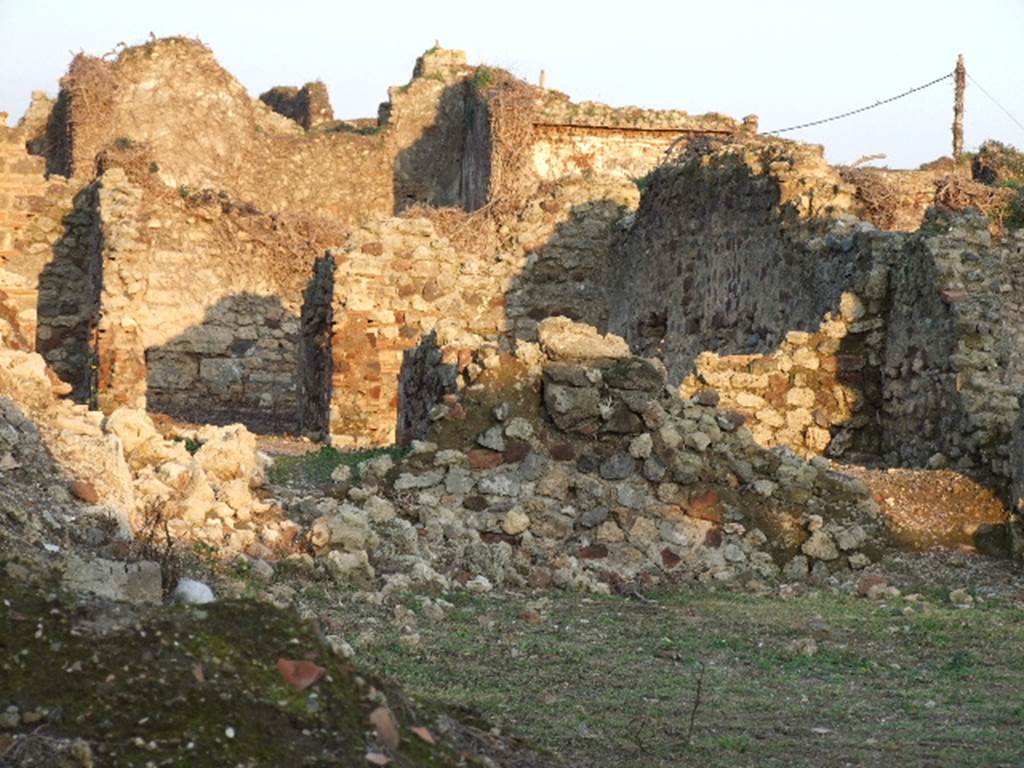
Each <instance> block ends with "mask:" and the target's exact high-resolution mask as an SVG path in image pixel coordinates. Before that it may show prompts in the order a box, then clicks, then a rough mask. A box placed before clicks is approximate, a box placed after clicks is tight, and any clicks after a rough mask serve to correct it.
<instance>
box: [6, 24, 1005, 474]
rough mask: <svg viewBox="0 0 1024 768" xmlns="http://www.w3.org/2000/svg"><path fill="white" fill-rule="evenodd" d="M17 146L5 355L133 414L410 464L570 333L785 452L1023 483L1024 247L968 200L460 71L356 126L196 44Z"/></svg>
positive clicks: (103, 63)
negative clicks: (238, 72)
mask: <svg viewBox="0 0 1024 768" xmlns="http://www.w3.org/2000/svg"><path fill="white" fill-rule="evenodd" d="M183 72H187V73H188V75H187V76H183V75H182V73H183ZM0 140H2V141H0V162H2V163H3V166H2V175H0V247H2V250H0V333H2V334H3V339H4V344H6V345H7V346H10V347H15V348H19V349H22V350H24V351H26V352H31V351H38V352H39V353H41V354H42V355H43V356H44V358H45V359H46V361H47V363H48V365H49V366H50V368H51V369H52V370H53V371H54V372H55V373H56V374H57V375H59V376H60V377H61V379H63V380H64V382H66V384H67V385H69V386H70V394H71V396H72V397H73V398H74V399H76V400H77V401H78V402H80V403H83V404H89V405H91V406H94V407H95V406H98V407H100V408H102V409H103V410H104V411H106V412H107V413H112V412H114V411H115V410H116V409H118V408H123V407H130V408H133V409H148V410H150V411H153V412H163V413H166V414H169V415H171V416H174V417H177V418H179V419H185V420H193V421H198V422H218V423H229V422H234V421H240V422H243V423H245V424H247V425H249V426H250V427H252V428H254V429H258V430H265V431H275V432H276V431H292V432H295V431H299V430H305V431H307V432H309V433H311V434H314V435H315V436H317V437H319V438H322V439H326V440H330V441H331V442H333V443H334V444H335V445H338V446H341V447H354V446H371V445H383V444H389V443H391V442H393V441H394V440H395V439H396V438H401V439H402V440H410V439H414V438H417V437H419V436H422V432H423V430H424V429H426V428H428V426H429V425H430V424H431V423H432V421H431V416H430V414H431V413H433V412H434V410H435V407H438V406H439V404H441V403H443V399H444V398H445V397H451V396H453V395H455V394H457V393H458V392H459V391H460V388H464V387H467V386H479V385H478V384H472V385H471V384H469V383H467V382H470V381H472V382H476V381H477V380H478V378H479V375H480V374H481V373H482V372H484V371H486V370H489V369H488V365H492V364H493V362H494V361H495V360H497V359H500V356H501V355H503V354H512V355H518V354H521V351H522V350H523V349H527V348H528V345H531V344H534V343H535V342H536V341H537V340H538V334H539V330H538V329H539V328H540V327H541V325H542V324H543V323H544V322H545V321H546V319H547V318H551V317H555V316H561V317H565V318H567V319H568V320H569V321H572V322H580V323H583V324H586V325H588V326H590V327H592V328H594V329H596V330H597V331H598V332H600V333H604V332H605V331H608V330H611V331H613V332H615V333H618V334H621V336H622V337H623V338H625V339H626V341H627V342H628V344H629V347H630V349H631V351H632V353H634V354H637V355H642V356H644V357H646V358H655V359H659V360H661V361H662V362H663V364H664V365H665V367H666V370H667V382H668V383H669V384H670V385H671V387H672V388H673V389H674V390H675V391H676V393H677V394H679V395H681V396H683V397H684V398H688V399H692V400H694V401H695V402H697V403H698V404H700V405H701V406H702V407H715V406H718V407H722V408H724V409H726V410H727V411H728V412H729V413H733V414H737V415H738V417H740V418H742V420H743V421H744V425H745V426H744V429H748V430H749V432H750V434H751V435H752V437H753V439H754V440H755V441H756V442H757V444H759V445H760V446H762V447H763V448H778V449H781V448H787V449H791V450H793V451H795V452H796V453H797V454H798V455H801V456H803V457H805V458H813V457H815V456H820V455H826V456H830V457H842V458H844V460H855V461H862V462H865V463H880V464H883V465H909V466H932V467H945V466H949V467H953V468H958V469H960V470H963V471H965V472H969V473H971V474H973V475H976V476H978V477H979V478H981V479H983V480H984V481H985V482H987V483H989V484H990V485H991V486H993V487H995V488H998V489H999V490H1000V491H1002V492H1004V493H1006V494H1009V493H1010V492H1011V487H1012V482H1011V481H1012V478H1014V477H1016V476H1017V475H1018V470H1017V467H1018V466H1019V465H1020V463H1021V457H1020V456H1019V455H1018V453H1016V452H1015V450H1016V449H1015V448H1014V445H1016V444H1017V443H1015V442H1014V440H1013V439H1012V433H1013V430H1014V424H1015V423H1016V422H1017V415H1018V412H1019V402H1018V398H1019V394H1020V387H1021V385H1022V381H1021V376H1022V374H1021V349H1022V344H1024V328H1021V327H1020V325H1019V321H1018V320H1017V318H1018V317H1020V312H1019V311H1018V310H1019V309H1020V308H1019V307H1017V306H1016V304H1017V300H1016V298H1015V297H1016V296H1017V295H1018V294H1019V288H1020V287H1021V286H1020V285H1018V284H1019V283H1020V281H1021V270H1020V266H1019V265H1020V264H1021V255H1022V247H1024V241H1022V235H1021V234H1020V232H1019V230H1014V229H1013V228H1012V226H1002V225H1001V223H1002V222H1004V221H1006V219H1005V217H1003V216H1001V215H999V210H1000V209H998V207H997V204H1002V201H1003V200H1004V197H1005V196H1004V195H1003V193H1002V192H997V191H993V188H992V187H989V186H985V185H984V184H981V183H978V182H974V181H971V180H970V179H965V178H962V177H960V176H957V175H956V173H955V172H954V171H950V172H948V173H947V172H945V171H942V170H938V169H935V168H933V169H932V170H928V171H916V172H906V173H904V172H896V171H884V172H882V171H879V172H875V171H870V170H856V169H837V168H833V167H831V166H829V165H828V164H827V163H825V161H824V159H823V154H822V151H821V149H820V148H818V147H813V146H808V145H802V144H798V143H794V142H786V141H781V140H777V139H773V138H768V137H764V136H760V135H758V134H757V121H756V118H753V117H750V118H746V119H744V120H743V121H737V120H733V119H731V118H728V117H725V116H722V115H717V114H709V115H697V116H694V115H689V114H687V113H685V112H681V111H647V110H640V109H635V108H626V109H612V108H609V107H606V106H604V105H599V104H591V103H584V104H574V103H573V102H571V100H570V99H569V98H568V97H567V96H565V95H564V94H560V93H558V92H555V91H551V90H547V89H543V88H536V87H533V86H530V85H527V84H526V83H523V82H521V81H518V80H517V79H515V78H514V77H512V76H511V75H509V74H508V73H504V72H501V71H500V70H495V69H493V68H488V67H484V66H471V65H469V64H468V63H467V62H466V60H465V57H464V55H462V54H461V53H460V52H458V51H449V50H444V49H432V50H431V51H428V52H427V53H425V54H424V55H423V56H422V57H421V58H420V59H419V60H418V61H417V63H416V65H415V68H414V70H413V75H412V78H411V79H410V81H409V82H408V83H407V84H406V85H403V86H397V87H393V88H391V89H389V90H388V100H387V101H386V102H385V103H384V104H382V105H381V108H380V110H379V113H378V115H377V116H376V117H373V118H361V119H355V120H338V119H335V118H334V115H333V112H332V111H331V109H330V102H329V98H328V95H327V93H326V89H325V88H323V86H322V84H318V83H308V84H306V85H305V86H303V87H302V88H284V87H282V88H277V89H273V90H271V91H269V92H267V93H266V94H264V95H263V96H262V97H261V99H254V98H252V97H251V96H249V94H247V93H246V92H245V90H244V88H243V87H242V86H241V85H240V84H239V83H238V82H237V81H236V80H235V79H234V78H233V77H232V76H231V75H230V74H229V73H227V72H226V71H225V70H224V69H223V68H222V67H220V65H219V64H218V63H217V62H216V60H215V58H214V56H213V54H212V52H210V51H209V49H207V48H206V47H205V46H203V45H202V44H200V43H198V42H196V41H193V40H188V39H184V38H170V39H165V40H156V41H153V42H150V43H147V44H146V45H141V46H136V47H131V48H126V49H124V50H123V51H121V52H120V54H119V55H118V56H117V57H116V58H115V59H112V60H106V59H96V58H91V57H88V56H85V55H80V56H77V57H75V59H74V60H73V61H72V63H71V66H70V68H69V70H68V73H67V75H66V76H65V77H64V78H63V79H62V81H61V89H60V92H59V94H58V95H57V97H56V98H55V99H49V98H47V97H45V96H42V95H40V96H38V97H37V98H36V99H35V100H34V102H33V106H32V108H31V109H30V110H29V112H28V113H27V114H26V116H25V118H24V119H23V121H22V122H21V123H20V124H19V126H18V127H16V128H6V127H4V128H2V129H0ZM979 167H980V166H979ZM641 190H643V193H642V194H641ZM883 203H884V204H883ZM970 207H974V208H977V209H980V210H981V211H984V212H987V213H989V214H992V215H991V216H989V217H988V218H986V217H985V216H982V215H981V214H979V213H977V212H976V211H975V212H972V211H964V210H963V209H966V208H970ZM551 375H554V374H551ZM551 375H548V376H547V379H546V380H547V381H548V386H549V390H550V391H553V392H558V391H559V389H558V387H560V386H565V385H566V383H565V382H559V381H555V380H553V379H551ZM569 394H572V393H571V392H567V394H566V396H568V395H569ZM577 394H578V393H577ZM579 396H580V397H584V398H585V399H588V402H589V399H590V398H592V397H598V398H599V400H600V402H599V403H598V405H600V406H601V407H602V408H603V409H607V408H611V409H612V412H614V413H618V412H619V410H621V409H620V408H619V406H618V405H616V403H615V402H614V398H612V400H613V402H611V403H606V402H605V401H604V398H605V395H604V394H601V393H598V394H597V395H593V396H592V395H590V394H588V395H579ZM556 400H557V398H556ZM558 402H561V401H558ZM558 402H556V401H552V402H550V403H547V408H548V413H549V416H550V417H551V418H552V419H554V420H555V421H556V423H557V422H558V419H559V418H561V417H560V416H558V413H559V410H558V407H556V406H557V405H558ZM588 407H589V406H588ZM690 407H697V406H690ZM616 409H619V410H616ZM623 413H624V412H623ZM601 414H602V418H603V414H604V410H601ZM634 415H635V414H634ZM616 418H619V417H616ZM621 418H622V419H623V420H624V421H625V422H631V420H630V419H629V418H627V417H626V416H625V415H622V416H621ZM730 418H731V417H730ZM559 426H560V427H564V426H565V425H564V424H562V425H559ZM1018 442H1019V441H1018Z"/></svg>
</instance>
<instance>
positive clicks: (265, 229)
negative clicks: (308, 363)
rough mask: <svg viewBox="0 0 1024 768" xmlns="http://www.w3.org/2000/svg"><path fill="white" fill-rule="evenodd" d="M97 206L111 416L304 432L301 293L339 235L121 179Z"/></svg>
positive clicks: (102, 381) (103, 186)
mask: <svg viewBox="0 0 1024 768" xmlns="http://www.w3.org/2000/svg"><path fill="white" fill-rule="evenodd" d="M98 197H99V213H100V217H101V221H102V229H103V276H104V280H103V287H102V295H101V298H100V305H101V311H100V319H99V325H98V360H99V363H98V364H99V376H98V382H97V387H98V392H99V400H100V403H101V405H102V406H103V407H104V409H105V410H108V411H109V410H112V409H113V408H115V407H118V406H124V405H126V406H129V407H133V408H142V407H147V406H148V407H149V408H150V409H151V410H156V411H162V412H166V413H170V414H172V415H175V416H179V417H182V418H186V419H195V420H201V421H212V422H221V423H224V422H231V421H237V420H243V421H247V422H249V423H250V424H253V425H254V428H255V427H259V428H264V427H276V428H278V429H295V428H296V425H297V422H298V417H299V401H298V392H299V384H298V379H299V370H298V361H299V337H300V328H299V318H300V311H301V306H302V301H303V292H304V291H305V290H306V288H307V283H308V281H309V279H310V278H309V275H310V273H311V272H312V268H313V263H314V261H315V260H316V259H317V257H318V256H320V255H321V254H323V252H324V251H325V250H326V249H327V247H329V245H330V244H331V239H332V238H334V237H337V238H338V241H340V239H341V237H342V235H341V230H339V229H336V228H334V227H333V225H320V224H317V223H316V222H306V221H303V220H292V219H289V218H287V217H284V216H276V215H266V214H260V213H258V212H256V211H253V210H251V209H249V208H247V207H244V206H243V207H241V208H237V207H234V206H233V205H232V203H231V202H230V201H229V200H227V199H225V198H223V197H220V198H214V199H212V200H208V199H206V198H203V197H200V198H194V199H193V198H189V199H185V198H182V197H181V196H180V195H177V194H176V193H173V192H171V191H169V190H164V189H163V188H162V187H161V186H160V185H158V184H156V185H154V184H148V185H147V184H145V183H136V181H133V180H131V179H129V177H128V176H127V175H126V174H125V172H124V170H123V169H121V168H113V169H110V170H108V171H107V172H106V173H105V174H104V175H103V177H102V178H101V180H100V186H99V193H98Z"/></svg>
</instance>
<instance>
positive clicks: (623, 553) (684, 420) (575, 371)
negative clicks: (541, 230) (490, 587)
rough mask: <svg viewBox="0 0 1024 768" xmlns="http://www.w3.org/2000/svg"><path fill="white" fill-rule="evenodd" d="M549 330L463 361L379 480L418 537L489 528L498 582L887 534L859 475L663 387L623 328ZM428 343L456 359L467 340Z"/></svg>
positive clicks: (739, 561)
mask: <svg viewBox="0 0 1024 768" xmlns="http://www.w3.org/2000/svg"><path fill="white" fill-rule="evenodd" d="M539 339H540V342H539V344H535V343H530V342H522V343H520V344H518V345H517V349H516V350H515V351H514V352H513V353H508V352H501V353H498V352H494V353H492V354H490V355H489V357H488V358H487V359H486V362H484V364H483V365H482V366H479V367H477V368H476V369H475V370H474V364H469V365H468V366H466V367H465V368H464V369H461V370H459V372H458V373H457V383H456V390H457V391H453V392H449V393H447V394H446V395H445V396H444V397H443V399H442V401H441V402H438V403H437V404H436V405H435V407H434V408H433V409H432V410H431V412H430V414H429V419H428V421H427V422H425V423H424V425H423V426H424V428H425V432H421V433H418V434H419V436H420V437H422V438H425V441H424V442H420V443H417V444H416V447H415V450H414V451H413V453H411V454H410V455H409V457H408V458H406V459H405V460H404V461H403V462H402V464H401V465H400V466H399V467H398V468H397V476H396V475H395V473H392V472H388V479H387V480H386V481H382V482H381V486H382V487H386V488H387V490H386V491H385V493H389V494H390V493H394V494H395V496H396V497H398V495H399V494H401V498H403V499H404V503H406V504H408V505H411V506H412V508H413V509H415V510H417V511H418V515H419V518H420V519H421V520H422V521H423V523H424V527H425V528H426V529H427V531H428V533H427V534H425V535H424V536H423V537H421V538H422V540H425V541H431V542H437V543H438V544H440V543H441V542H443V541H444V538H445V537H446V536H455V535H457V533H456V532H457V531H460V530H462V529H463V528H468V529H469V531H470V536H471V537H472V535H473V534H472V532H473V531H475V532H477V535H478V536H479V538H480V539H481V540H482V542H484V543H486V546H484V545H480V544H478V545H470V546H469V547H466V548H465V554H464V562H465V563H466V564H467V565H466V567H467V568H468V569H469V570H470V572H471V573H477V572H478V570H477V569H478V568H479V567H481V566H483V564H484V563H489V564H490V567H489V568H486V569H485V570H483V571H482V573H483V575H484V577H485V579H486V580H488V581H489V582H490V583H492V584H523V583H528V584H532V585H534V586H542V585H545V584H551V583H552V582H554V583H555V584H557V585H561V586H564V585H566V584H570V583H585V582H586V580H587V578H588V576H589V575H593V576H597V578H598V579H600V580H605V581H610V582H611V583H613V584H614V583H616V582H617V581H618V580H627V581H628V580H632V579H638V580H641V581H649V580H653V581H657V580H659V579H660V578H662V577H663V576H665V575H667V574H673V573H674V574H677V575H680V576H684V577H688V578H699V579H702V580H728V579H733V578H737V577H741V578H743V577H750V576H756V577H759V578H765V577H770V576H773V575H776V574H778V573H779V572H780V570H783V569H784V570H785V573H786V575H787V576H788V577H790V578H803V577H806V576H807V575H808V573H809V572H811V573H812V574H813V575H814V576H815V577H816V578H820V577H824V576H826V575H827V574H828V573H829V572H830V571H835V570H839V569H843V568H847V567H852V568H860V567H863V566H864V565H866V564H867V563H868V562H869V561H870V558H871V556H870V555H869V554H868V553H869V552H872V551H873V550H874V549H875V548H876V547H877V546H878V544H879V542H880V541H881V540H882V539H884V537H885V535H886V534H885V531H884V523H883V522H882V520H881V518H880V516H879V514H878V509H877V506H876V504H875V502H874V501H873V500H872V499H871V498H870V494H869V493H868V491H867V489H866V488H865V487H864V486H863V485H862V484H861V483H859V482H858V481H856V480H853V479H852V478H849V477H845V476H843V475H841V474H839V473H837V472H835V471H832V470H831V469H829V468H828V467H827V465H826V463H824V462H820V461H818V462H811V463H806V462H804V461H802V460H801V459H799V458H798V457H796V456H795V455H793V454H792V452H789V451H786V450H776V451H768V450H765V449H764V448H761V447H758V446H757V445H756V443H755V442H754V441H753V439H752V438H751V435H750V433H749V431H748V430H747V429H746V428H745V427H744V426H742V424H741V423H740V421H738V420H737V419H736V418H735V414H730V413H728V412H726V411H723V410H719V409H716V408H715V407H713V406H710V405H708V404H706V403H702V402H700V401H699V400H694V399H689V400H683V399H679V398H678V397H676V396H675V395H674V394H672V393H670V392H669V391H667V390H666V387H665V384H666V380H665V371H664V368H663V366H661V365H660V363H658V362H657V361H653V360H647V359H641V358H637V357H633V356H631V355H630V353H629V349H628V347H627V345H626V344H625V343H624V342H623V340H622V339H618V338H616V337H612V336H602V335H600V334H598V333H597V332H596V331H595V330H594V329H593V328H592V327H589V326H584V325H581V324H576V323H573V322H571V321H569V320H568V319H567V318H549V319H547V320H545V321H544V323H542V324H541V328H540V331H539ZM462 341H463V340H462V339H458V340H456V341H455V342H454V343H455V345H456V346H458V345H461V343H462ZM427 346H429V349H430V350H432V351H433V353H434V355H433V356H434V357H435V358H448V359H450V360H451V363H450V364H448V366H449V368H451V367H455V368H458V367H459V364H458V363H457V362H456V359H457V358H459V357H462V354H461V352H458V351H455V350H451V349H450V348H449V346H448V345H446V344H444V343H441V344H438V343H437V340H436V339H433V340H431V341H430V343H429V345H425V348H426V347H427ZM386 466H387V467H388V468H390V465H386ZM383 469H384V467H377V466H371V464H370V463H368V464H367V465H366V466H365V467H364V471H363V476H364V477H365V476H367V475H368V474H370V473H371V472H378V473H380V472H381V471H382V470H383ZM392 478H393V479H392Z"/></svg>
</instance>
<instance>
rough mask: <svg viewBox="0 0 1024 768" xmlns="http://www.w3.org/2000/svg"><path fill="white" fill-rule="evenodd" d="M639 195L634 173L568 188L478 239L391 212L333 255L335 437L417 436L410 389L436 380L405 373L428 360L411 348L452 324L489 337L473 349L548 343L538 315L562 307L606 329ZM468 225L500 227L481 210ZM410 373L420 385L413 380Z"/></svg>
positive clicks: (379, 439)
mask: <svg viewBox="0 0 1024 768" xmlns="http://www.w3.org/2000/svg"><path fill="white" fill-rule="evenodd" d="M638 198H639V193H638V191H637V189H636V186H635V185H634V184H633V183H632V182H630V181H628V180H622V179H614V178H608V177H598V178H596V179H591V180H588V181H582V180H581V181H579V182H577V183H567V184H564V185H559V186H557V187H554V188H552V189H551V190H550V191H545V192H544V193H542V194H538V195H537V196H535V197H534V198H532V199H531V200H530V201H529V202H528V203H527V204H526V205H525V206H524V207H523V209H522V211H521V212H520V214H519V216H518V218H517V219H516V220H513V221H510V222H508V223H506V224H503V225H502V226H501V230H500V231H492V232H491V235H493V238H492V239H487V238H483V237H482V238H481V240H482V241H483V242H482V244H481V243H474V244H469V245H468V246H466V247H457V246H456V245H455V244H453V243H452V241H451V240H449V239H448V238H447V237H445V236H443V235H441V234H440V233H439V232H438V229H437V227H435V225H434V224H433V223H432V222H431V221H429V220H427V219H417V218H389V219H382V220H380V221H379V222H375V223H371V224H368V225H366V226H364V227H361V228H359V229H356V230H354V231H353V233H352V235H351V236H350V238H349V240H348V242H347V243H346V245H345V247H344V248H343V249H339V250H337V251H335V252H334V254H333V255H334V258H335V261H336V264H337V270H336V272H335V282H334V301H333V307H334V309H333V314H334V336H333V338H334V341H333V347H334V353H333V362H332V367H333V372H334V373H333V376H332V385H331V389H332V391H333V393H334V394H333V400H332V405H331V416H330V424H331V427H330V433H331V436H332V441H334V443H335V444H336V445H344V446H347V445H359V446H364V445H386V444H389V443H391V442H393V441H394V439H395V437H396V435H397V434H398V433H400V432H401V433H404V432H405V429H404V428H403V427H401V420H402V419H403V418H406V417H404V416H403V415H402V414H403V413H405V412H406V410H405V409H402V408H399V399H400V391H401V390H402V389H403V387H404V388H405V389H407V390H409V389H410V388H411V389H415V388H416V387H419V386H425V387H426V386H427V385H426V384H425V383H423V381H425V380H423V379H421V378H419V377H418V376H413V375H411V374H408V373H407V372H403V369H404V367H405V366H409V365H411V366H413V367H421V361H419V360H418V359H417V358H415V357H412V358H408V359H407V357H406V354H407V352H408V351H409V350H412V349H413V348H415V347H416V346H417V345H418V344H419V342H420V340H421V339H422V337H424V336H425V335H427V334H429V333H430V332H431V331H434V330H438V329H439V327H440V325H441V324H447V325H448V326H449V327H457V328H458V329H459V331H460V332H464V333H468V334H469V335H470V336H472V337H477V338H476V340H475V341H472V342H467V344H466V345H465V347H464V348H465V349H467V350H468V349H470V348H472V349H478V348H480V346H481V345H482V344H483V343H484V342H483V341H482V340H483V339H490V340H491V342H492V343H494V342H495V341H496V340H497V339H498V337H499V336H508V337H514V338H520V339H526V340H531V339H536V333H537V323H538V322H539V321H540V320H541V319H543V318H545V317H548V316H551V315H556V314H562V315H566V316H569V317H572V318H573V319H577V320H580V321H583V322H587V323H591V324H594V325H595V326H598V327H604V325H605V324H606V323H607V298H606V285H607V280H608V277H607V260H608V254H609V252H610V250H611V247H612V244H613V242H614V240H615V234H616V230H615V225H616V223H617V222H619V221H620V220H621V219H622V218H623V216H625V215H627V214H628V213H629V212H630V211H631V210H632V209H633V208H634V207H635V205H636V202H637V200H638ZM457 226H458V225H457ZM464 226H466V227H473V226H475V227H477V228H478V231H479V230H485V228H487V227H492V228H493V227H494V226H495V225H494V223H493V222H488V221H487V220H485V219H482V218H479V219H472V218H471V219H467V220H465V222H464ZM495 251H497V253H495ZM466 354H469V353H468V352H467V353H464V354H463V364H466V363H467V362H468V359H469V358H467V357H466ZM436 375H440V374H436ZM430 376H431V377H433V376H435V374H434V373H432V374H430ZM403 377H404V381H406V382H419V383H417V384H415V385H413V384H409V385H407V386H404V385H403V384H402V381H401V380H402V379H403ZM428 378H429V377H428ZM442 378H443V377H442ZM428 389H429V390H430V391H433V389H434V386H433V385H430V386H429V387H428ZM409 402H412V401H411V400H410V401H409ZM409 418H412V417H409ZM413 420H414V421H417V420H418V417H416V418H413ZM396 425H397V426H396Z"/></svg>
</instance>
